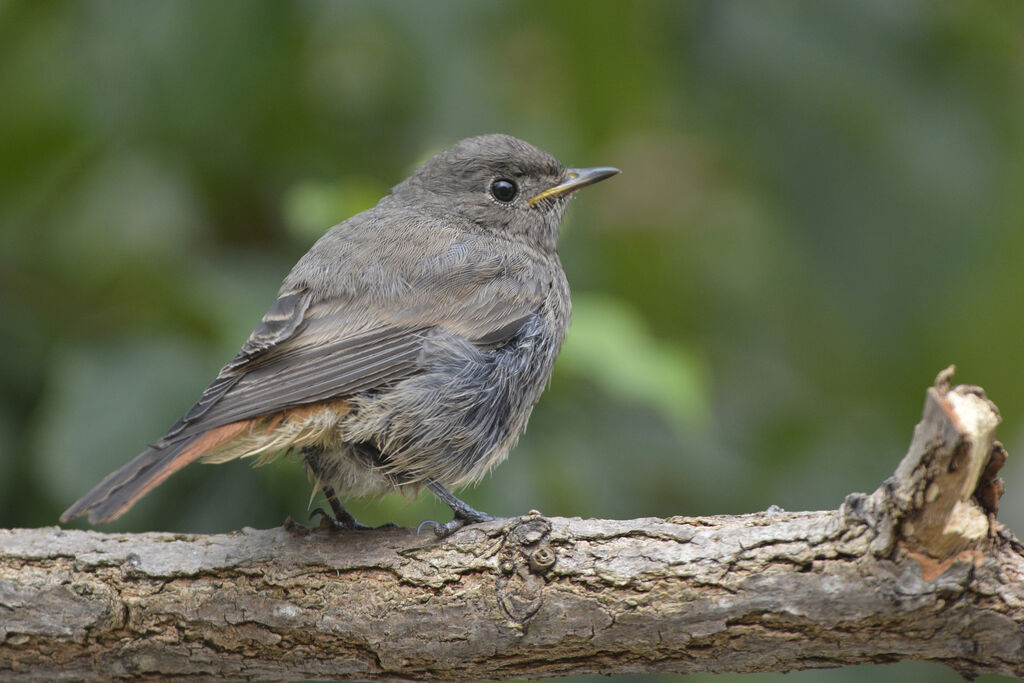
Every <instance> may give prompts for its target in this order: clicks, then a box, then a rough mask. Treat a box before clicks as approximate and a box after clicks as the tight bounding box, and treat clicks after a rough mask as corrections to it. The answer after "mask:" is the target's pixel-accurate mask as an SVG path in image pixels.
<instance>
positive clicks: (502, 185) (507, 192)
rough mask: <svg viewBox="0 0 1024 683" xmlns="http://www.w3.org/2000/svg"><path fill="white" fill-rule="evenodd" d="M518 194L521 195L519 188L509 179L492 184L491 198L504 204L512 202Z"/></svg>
mask: <svg viewBox="0 0 1024 683" xmlns="http://www.w3.org/2000/svg"><path fill="white" fill-rule="evenodd" d="M517 194H519V188H518V187H517V186H516V184H515V182H513V181H511V180H509V179H508V178H498V179H497V180H495V181H494V182H493V183H491V196H493V197H494V198H495V199H497V200H498V201H499V202H502V203H503V204H508V203H509V202H511V201H512V200H513V199H515V198H516V195H517Z"/></svg>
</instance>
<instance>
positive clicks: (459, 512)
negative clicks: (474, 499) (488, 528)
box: [416, 479, 508, 538]
mask: <svg viewBox="0 0 1024 683" xmlns="http://www.w3.org/2000/svg"><path fill="white" fill-rule="evenodd" d="M426 484H427V488H429V489H430V490H431V491H433V492H434V495H435V496H437V497H438V498H440V499H441V500H442V501H443V502H444V503H445V504H447V505H448V507H450V508H451V509H452V512H453V513H454V516H453V517H452V519H451V521H449V522H446V523H445V524H441V523H440V522H435V521H434V520H432V519H428V520H426V521H423V522H420V525H419V526H418V527H416V533H417V534H418V533H421V532H422V531H423V530H424V529H426V528H433V530H434V534H435V535H436V536H437V537H438V538H444V537H445V536H449V535H451V534H453V533H455V532H456V531H458V530H459V529H461V528H462V527H464V526H466V525H467V524H479V523H481V522H493V521H496V520H501V519H508V518H507V517H495V516H494V515H489V514H487V513H486V512H480V511H479V510H477V509H475V508H473V507H472V506H471V505H469V504H468V503H465V502H464V501H462V500H459V499H458V498H456V497H455V496H454V495H452V493H451V491H449V490H448V489H446V488H445V487H443V486H441V485H440V484H438V483H437V482H436V481H434V480H433V479H428V480H427V481H426Z"/></svg>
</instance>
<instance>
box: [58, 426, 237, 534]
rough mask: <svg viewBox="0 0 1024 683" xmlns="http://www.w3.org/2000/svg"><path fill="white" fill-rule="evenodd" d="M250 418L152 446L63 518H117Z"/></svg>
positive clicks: (98, 521) (103, 520) (97, 520)
mask: <svg viewBox="0 0 1024 683" xmlns="http://www.w3.org/2000/svg"><path fill="white" fill-rule="evenodd" d="M251 422H252V420H242V421H241V422H233V423H231V424H226V425H223V426H221V427H217V428H215V429H211V430H209V431H207V432H202V433H200V434H195V435H192V436H187V437H182V438H179V439H176V440H175V439H172V440H170V441H169V442H164V443H161V444H158V445H156V446H150V447H149V448H147V449H146V450H145V451H143V452H142V453H140V454H139V455H137V456H136V457H135V459H133V460H132V461H131V462H129V463H128V464H127V465H125V466H124V467H122V468H121V469H119V470H117V471H116V472H113V473H112V474H110V475H108V476H107V478H106V479H104V480H103V481H101V482H100V483H99V484H97V485H96V486H95V487H94V488H93V489H92V490H91V491H89V493H87V494H85V495H84V496H82V498H80V499H79V500H78V501H76V502H75V504H74V505H72V506H71V507H69V508H68V509H67V510H65V511H64V514H62V515H61V516H60V521H62V522H67V521H69V520H72V519H74V518H75V517H81V516H82V515H86V514H87V515H89V521H90V522H91V523H92V524H105V523H107V522H110V521H113V520H115V519H117V518H118V517H120V516H121V515H123V514H124V513H125V512H127V511H128V510H129V508H131V507H132V506H133V505H135V503H136V502H138V500H139V499H140V498H142V497H143V496H144V495H146V494H147V493H149V492H150V491H151V490H153V489H154V488H156V487H157V486H158V485H159V484H160V483H162V482H163V481H164V480H165V479H167V477H169V476H171V475H172V474H174V473H175V472H177V471H178V470H180V469H181V468H182V467H184V466H185V465H188V464H189V463H191V462H194V461H195V460H198V459H199V458H201V457H203V456H204V455H206V454H208V453H210V452H211V451H213V450H215V449H216V448H217V447H218V446H221V445H222V444H224V443H225V442H227V441H229V440H230V439H231V438H232V437H234V436H236V435H237V434H239V433H240V432H242V431H243V430H245V429H247V428H249V427H250V426H251Z"/></svg>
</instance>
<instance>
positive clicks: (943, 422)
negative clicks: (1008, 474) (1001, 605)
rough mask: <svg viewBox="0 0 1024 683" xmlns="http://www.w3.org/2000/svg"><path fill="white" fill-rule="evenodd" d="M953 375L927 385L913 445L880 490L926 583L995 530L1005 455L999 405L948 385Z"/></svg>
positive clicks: (979, 391) (949, 372)
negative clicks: (998, 434)
mask: <svg viewBox="0 0 1024 683" xmlns="http://www.w3.org/2000/svg"><path fill="white" fill-rule="evenodd" d="M951 376H952V368H948V369H947V370H945V371H943V372H941V373H939V376H938V377H937V378H936V383H935V386H933V387H931V388H929V389H928V392H927V396H926V398H925V406H924V416H923V417H922V419H921V422H920V423H919V424H918V425H917V427H916V428H915V429H914V439H913V441H912V442H911V444H910V450H909V451H908V452H907V455H906V456H905V457H904V458H903V461H902V462H900V465H899V467H898V468H897V469H896V473H895V475H894V476H893V477H892V479H890V480H889V481H888V482H886V484H885V485H884V486H883V487H882V489H879V492H876V493H881V492H882V491H884V492H885V494H886V495H887V496H888V497H889V503H890V506H891V507H890V509H893V510H894V512H895V513H896V514H897V518H898V520H899V522H898V523H899V526H898V532H897V533H898V536H899V538H900V539H901V545H902V546H903V547H904V548H905V549H906V550H908V551H909V552H911V553H912V554H913V555H914V556H915V557H918V559H919V561H921V562H922V569H923V571H924V574H925V575H926V576H925V579H926V580H928V575H932V574H934V572H935V571H939V570H940V569H942V568H943V567H945V566H948V563H947V562H946V560H950V559H951V558H955V557H957V556H960V555H963V554H964V553H969V552H970V551H972V550H975V549H977V548H978V547H979V546H980V545H981V544H982V542H984V541H985V540H986V539H987V538H988V537H989V536H990V535H992V534H993V533H994V531H995V528H994V525H995V524H996V522H995V517H994V513H995V511H996V505H997V502H998V497H999V494H1000V493H1001V491H1002V484H1001V481H999V480H997V479H996V473H997V472H998V470H999V468H1000V467H1001V466H1002V463H1003V462H1004V461H1005V459H1006V452H1005V451H1004V450H1003V448H1002V446H1001V445H1000V444H999V442H998V441H996V440H995V429H996V426H997V425H998V424H999V422H1000V416H999V411H998V409H997V408H996V406H995V405H994V404H993V403H992V402H991V401H989V400H988V398H987V397H986V396H985V392H984V391H983V390H982V389H981V388H980V387H974V386H967V385H960V386H957V387H954V388H952V389H950V388H949V379H950V377H951ZM928 560H931V562H929V561H928ZM940 573H941V571H940Z"/></svg>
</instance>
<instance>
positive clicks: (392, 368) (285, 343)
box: [162, 292, 539, 441]
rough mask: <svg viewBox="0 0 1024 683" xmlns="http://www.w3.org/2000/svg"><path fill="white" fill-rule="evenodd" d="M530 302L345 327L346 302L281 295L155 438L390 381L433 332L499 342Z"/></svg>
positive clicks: (415, 363)
mask: <svg viewBox="0 0 1024 683" xmlns="http://www.w3.org/2000/svg"><path fill="white" fill-rule="evenodd" d="M538 303H539V302H537V301H534V300H530V299H526V300H523V299H519V298H517V299H516V300H515V302H514V303H513V302H512V301H506V302H504V304H503V303H502V302H496V301H490V302H488V303H487V304H486V305H483V306H476V307H475V309H473V310H463V311H461V312H460V315H459V316H458V320H457V321H456V320H452V321H450V322H449V321H447V320H445V319H444V318H445V317H448V316H446V315H444V312H443V311H435V312H434V313H435V315H433V316H431V315H429V314H427V313H426V312H420V313H419V314H411V315H410V312H409V311H408V310H406V311H403V312H402V315H401V316H397V315H395V316H392V317H394V318H395V319H394V320H393V321H387V320H386V319H385V321H383V322H380V321H376V322H375V323H374V324H366V323H364V324H362V325H356V326H355V329H351V328H352V327H353V326H352V325H351V324H350V320H349V318H351V317H352V316H351V314H350V313H348V312H347V309H349V308H350V307H351V306H352V303H351V302H349V303H347V304H346V305H340V306H339V305H338V304H337V302H332V301H323V302H318V303H317V304H314V305H311V304H310V303H309V295H308V294H306V293H303V292H291V293H286V294H284V295H283V296H282V297H280V298H279V299H278V300H277V302H276V303H275V304H274V306H272V307H271V309H270V311H269V312H268V313H267V316H266V317H264V319H263V321H262V322H261V323H260V325H259V326H258V327H257V328H256V330H255V331H254V332H253V334H252V336H251V337H250V338H249V340H248V341H247V342H246V343H245V345H244V346H243V347H242V350H241V351H240V352H239V353H238V355H237V356H236V357H235V358H234V359H232V360H231V362H229V363H228V364H227V365H226V366H225V368H224V370H223V371H222V372H221V374H220V375H219V376H218V377H217V379H216V380H214V382H213V383H212V384H210V386H209V387H207V389H206V391H205V392H204V393H203V395H202V397H201V398H200V399H199V401H197V402H196V404H195V405H194V406H192V408H191V409H190V410H189V411H188V412H187V413H186V414H185V415H184V416H183V417H182V418H181V419H180V420H179V421H178V422H177V423H176V424H175V425H174V426H173V427H172V428H171V429H170V430H169V431H168V433H167V434H166V435H165V436H164V438H163V439H162V441H168V440H175V439H178V438H182V437H187V436H192V435H195V434H198V433H201V432H203V431H206V430H208V429H212V428H215V427H219V426H221V425H225V424H228V423H232V422H237V421H239V420H246V419H249V418H252V417H256V416H259V415H267V414H271V413H276V412H278V411H281V410H285V409H287V408H291V407H295V406H299V405H305V404H309V403H316V402H319V401H325V400H329V399H337V398H343V397H345V396H351V395H352V394H355V393H357V392H361V391H366V390H370V389H376V388H380V387H384V386H388V385H391V384H394V383H395V382H398V381H400V380H402V379H404V378H406V377H409V376H411V375H413V374H415V373H417V372H418V371H419V370H420V369H421V367H422V352H423V349H424V345H425V343H426V342H427V339H428V338H429V337H430V336H431V335H433V334H436V333H438V332H441V333H444V332H454V333H456V334H458V335H460V336H462V337H463V338H465V339H466V340H467V341H470V342H472V343H474V344H476V345H478V346H480V347H494V346H499V345H501V344H503V343H505V342H507V341H509V340H510V339H512V338H513V337H514V336H515V334H516V333H517V332H518V331H519V329H520V328H521V327H522V326H523V325H524V324H525V323H526V321H527V320H528V319H529V318H530V316H531V315H533V312H534V310H535V309H536V308H537V304H538ZM412 320H415V321H417V322H418V323H419V324H415V323H412V322H410V321H412Z"/></svg>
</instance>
